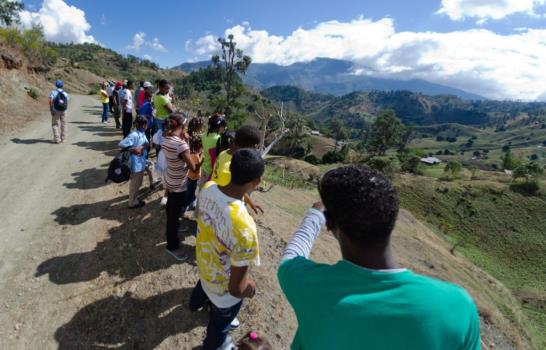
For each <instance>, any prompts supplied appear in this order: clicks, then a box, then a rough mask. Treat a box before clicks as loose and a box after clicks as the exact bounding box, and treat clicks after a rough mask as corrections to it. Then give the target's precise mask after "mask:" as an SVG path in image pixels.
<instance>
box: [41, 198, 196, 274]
mask: <svg viewBox="0 0 546 350" xmlns="http://www.w3.org/2000/svg"><path fill="white" fill-rule="evenodd" d="M125 199H126V197H125V196H123V197H119V198H116V199H112V200H109V201H103V202H98V203H93V204H78V205H73V206H71V207H63V208H59V209H57V210H55V211H54V212H53V213H52V214H53V215H54V216H55V221H56V222H57V223H59V224H60V225H74V226H77V225H80V224H82V223H84V222H86V221H88V220H91V219H93V218H97V217H100V218H102V219H105V220H120V218H124V219H125V220H126V221H125V222H123V223H121V225H120V226H117V227H113V228H111V229H110V230H109V231H108V234H109V237H108V238H107V239H105V240H103V241H101V242H99V243H97V246H96V247H95V248H94V249H93V250H91V251H87V252H81V253H73V254H68V255H65V256H58V257H54V258H51V259H48V260H46V261H44V262H42V263H41V264H40V265H39V266H38V267H37V269H36V274H35V275H36V276H37V277H39V276H43V275H48V276H49V279H50V280H51V281H52V282H53V283H55V284H68V283H76V282H83V281H91V280H93V279H95V278H97V277H99V276H100V274H101V272H107V273H108V274H109V275H112V276H119V277H121V278H122V279H123V280H122V281H119V283H123V281H127V280H131V279H133V278H135V277H137V276H139V275H141V274H144V273H147V272H152V271H159V270H163V269H166V268H168V267H169V266H171V265H172V264H176V263H177V261H176V260H175V259H174V258H173V257H172V256H170V255H169V254H167V253H166V252H165V248H166V246H165V243H164V242H165V222H164V220H162V216H164V215H165V213H164V212H162V211H161V210H160V209H159V206H158V205H157V203H155V202H151V203H148V204H147V205H146V206H144V207H143V208H139V209H135V210H130V209H128V208H127V202H126V201H125ZM189 224H190V230H189V231H188V232H187V233H185V234H184V237H186V236H190V235H194V234H195V232H196V230H197V228H196V225H195V223H193V222H190V223H189ZM181 238H182V240H183V237H181ZM181 248H182V249H183V250H184V252H185V253H186V255H187V256H188V260H187V261H186V262H184V263H189V264H195V248H194V247H193V246H192V245H188V244H185V243H181Z"/></svg>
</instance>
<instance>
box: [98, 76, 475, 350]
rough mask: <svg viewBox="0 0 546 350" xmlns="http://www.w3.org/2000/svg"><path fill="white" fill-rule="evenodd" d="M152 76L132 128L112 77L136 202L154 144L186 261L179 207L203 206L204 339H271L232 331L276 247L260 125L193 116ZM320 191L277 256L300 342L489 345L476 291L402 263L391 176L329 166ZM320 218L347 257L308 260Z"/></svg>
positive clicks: (199, 298) (171, 244)
mask: <svg viewBox="0 0 546 350" xmlns="http://www.w3.org/2000/svg"><path fill="white" fill-rule="evenodd" d="M118 85H121V86H119V88H118ZM150 85H151V84H148V83H146V82H144V83H143V84H142V87H143V89H142V90H143V91H144V94H143V96H144V97H143V99H142V101H140V99H139V100H138V101H137V103H138V105H137V106H138V107H137V108H138V111H139V112H138V115H137V117H136V119H135V122H134V130H133V131H131V126H129V125H128V124H127V123H128V122H131V124H133V123H132V117H133V115H132V108H133V101H132V95H133V91H132V90H133V83H132V82H130V81H129V82H127V83H126V84H125V88H123V84H119V82H118V84H115V88H114V90H116V89H117V90H118V95H117V96H118V97H117V98H114V108H113V111H114V116H116V114H115V111H116V109H115V105H117V106H118V110H119V111H120V115H122V116H123V117H122V123H121V124H122V125H121V127H122V128H123V135H124V139H123V140H122V141H121V142H120V147H121V148H123V149H129V150H130V152H131V171H132V176H131V180H130V195H129V207H130V208H139V207H141V206H143V205H144V202H142V201H140V200H139V199H138V197H137V193H138V188H139V187H140V185H141V183H142V178H143V174H144V172H145V171H147V170H149V169H150V166H149V162H148V157H149V154H150V152H151V151H152V152H153V151H154V150H155V153H156V155H157V163H158V164H157V165H156V167H155V169H156V170H158V171H157V172H158V173H160V174H161V178H162V183H163V187H164V189H165V192H166V194H165V196H164V198H163V199H162V203H165V202H166V203H165V204H166V216H167V218H166V240H167V248H166V249H167V252H168V253H169V254H170V255H172V256H173V257H174V258H175V259H177V260H179V261H184V260H187V259H188V257H187V256H186V255H185V254H184V252H183V250H182V249H180V238H179V237H180V236H183V235H184V234H186V233H187V229H186V227H184V226H182V227H181V224H180V222H181V217H182V215H183V214H184V212H185V211H186V209H187V208H189V207H191V206H195V211H194V213H195V219H196V221H197V228H198V229H197V237H196V246H195V251H196V254H195V255H196V260H197V261H196V263H197V267H198V275H199V279H198V282H197V284H196V286H195V287H194V289H193V292H192V294H191V297H190V300H189V309H190V311H192V312H198V311H200V310H208V313H209V322H208V326H207V330H206V336H205V339H204V342H203V349H205V350H208V349H262V350H267V349H272V347H271V345H270V344H269V343H268V342H267V340H266V339H265V338H266V337H262V336H261V335H259V334H257V333H256V332H249V333H248V334H247V335H246V336H245V337H244V338H243V339H241V340H240V341H239V342H237V344H235V342H234V341H233V340H232V338H231V337H230V335H229V332H230V330H232V329H233V328H234V327H238V325H239V321H238V320H237V315H238V313H239V311H240V309H241V306H242V304H243V301H244V300H245V299H247V298H253V297H254V296H255V295H256V293H257V291H259V290H260V289H259V286H258V285H257V284H256V282H255V281H254V280H253V279H252V277H251V270H252V268H254V267H256V266H258V265H260V250H261V249H268V248H267V247H263V248H262V247H260V244H259V239H258V237H259V234H260V233H259V232H258V230H257V226H256V224H255V221H254V218H253V216H252V215H251V214H250V213H249V211H248V209H247V207H250V208H251V209H252V210H253V211H254V212H255V213H259V212H263V210H262V208H260V207H259V206H258V205H256V204H255V203H253V202H252V200H251V198H250V195H251V193H252V192H253V191H255V190H256V188H257V187H258V186H259V185H260V182H261V180H262V176H263V174H264V170H265V163H264V160H263V159H262V157H261V154H260V152H259V150H258V148H259V145H260V141H261V133H260V132H259V131H258V130H257V129H256V128H255V127H252V126H242V127H240V128H239V129H237V130H236V131H235V133H234V134H231V133H229V132H226V120H225V117H224V116H222V115H219V114H213V115H211V116H209V117H208V118H204V117H203V116H202V115H200V114H198V115H196V116H194V117H193V118H189V117H188V116H187V115H186V114H184V113H181V112H178V111H176V108H175V105H174V103H173V102H172V100H170V98H169V95H168V92H169V90H170V84H169V82H167V81H160V82H159V84H158V91H157V92H156V93H155V94H154V92H153V88H151V87H150ZM105 87H106V86H105ZM122 88H123V89H124V92H123V93H120V92H119V90H121V89H122ZM104 92H105V93H106V95H108V94H109V92H108V91H107V90H104ZM101 96H103V94H102V91H101ZM108 96H109V95H108ZM120 96H122V97H120ZM138 96H140V92H139V93H138ZM120 100H121V102H120ZM102 102H103V104H106V98H104V99H103V100H102ZM104 108H106V107H104ZM108 108H109V107H108ZM205 126H206V127H205ZM162 159H163V160H162ZM160 163H164V164H163V166H158V165H159V164H160ZM150 183H151V185H154V184H155V182H154V181H153V178H150ZM196 193H197V202H196V203H194V201H195V198H196ZM318 194H319V196H320V201H319V202H317V203H315V204H314V205H313V206H312V207H311V208H310V209H309V211H308V212H307V214H306V215H305V217H304V218H303V221H302V223H301V225H300V227H299V228H297V229H296V230H295V233H294V235H293V237H292V239H291V240H289V242H288V244H287V246H286V248H285V249H284V252H283V254H282V257H281V258H280V261H279V267H278V281H279V284H280V287H281V289H282V291H283V292H284V294H285V296H286V298H287V300H288V302H289V303H290V304H291V306H292V308H293V309H294V312H295V314H296V317H297V321H298V329H297V332H296V335H295V337H294V339H293V342H292V349H314V350H323V349H324V350H326V349H479V348H480V322H479V315H478V311H477V308H476V306H475V304H474V302H473V300H472V298H471V297H470V296H469V295H468V294H467V292H466V291H465V290H464V289H463V288H461V287H459V286H456V285H454V284H451V283H447V282H444V281H440V280H437V279H434V278H430V277H426V276H423V275H419V274H417V273H415V272H412V271H411V270H409V269H405V268H401V267H400V266H398V265H397V263H396V259H395V257H394V254H393V252H392V250H391V243H390V242H391V239H390V238H391V234H392V231H393V229H394V226H395V222H396V219H397V216H398V209H399V200H398V196H397V193H396V190H395V189H394V187H393V185H392V184H391V182H390V181H389V179H388V178H387V177H386V176H384V175H383V174H382V173H380V172H378V171H375V170H371V169H369V168H367V167H365V166H362V165H348V166H342V167H339V168H336V169H332V170H329V171H328V172H326V173H325V174H324V175H323V176H322V177H321V179H320V180H319V184H318ZM323 228H326V229H327V230H328V231H330V232H331V233H332V234H333V236H334V237H335V239H336V240H337V241H338V243H339V249H340V251H341V256H342V259H341V260H340V261H338V262H337V263H335V264H324V263H318V262H314V261H313V260H311V259H309V255H310V253H311V251H312V248H313V245H314V243H315V241H316V240H317V238H318V237H319V235H320V233H321V231H322V230H323Z"/></svg>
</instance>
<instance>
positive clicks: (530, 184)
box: [510, 180, 540, 196]
mask: <svg viewBox="0 0 546 350" xmlns="http://www.w3.org/2000/svg"><path fill="white" fill-rule="evenodd" d="M510 189H511V190H512V191H514V192H518V193H521V194H523V195H529V196H534V195H536V194H537V193H538V192H539V191H540V184H539V183H538V181H536V180H531V181H525V182H515V183H513V184H511V185H510Z"/></svg>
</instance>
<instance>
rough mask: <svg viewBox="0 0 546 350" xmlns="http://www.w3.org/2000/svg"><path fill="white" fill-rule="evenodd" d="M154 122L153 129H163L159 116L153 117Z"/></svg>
mask: <svg viewBox="0 0 546 350" xmlns="http://www.w3.org/2000/svg"><path fill="white" fill-rule="evenodd" d="M154 122H155V129H156V130H163V124H164V120H161V119H159V118H155V120H154Z"/></svg>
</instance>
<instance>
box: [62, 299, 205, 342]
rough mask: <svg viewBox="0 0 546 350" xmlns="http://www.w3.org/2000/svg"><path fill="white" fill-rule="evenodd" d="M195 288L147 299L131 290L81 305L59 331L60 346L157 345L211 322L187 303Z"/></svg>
mask: <svg viewBox="0 0 546 350" xmlns="http://www.w3.org/2000/svg"><path fill="white" fill-rule="evenodd" d="M191 291H192V288H184V289H181V290H171V291H169V292H166V293H163V294H159V295H154V296H151V297H149V298H146V299H138V298H135V297H133V296H132V295H131V293H130V292H127V293H126V294H125V295H123V296H122V297H116V296H110V297H107V298H104V299H101V300H98V301H95V302H93V303H91V304H89V305H86V306H85V307H84V308H82V309H80V310H79V311H78V312H77V313H76V314H75V315H74V316H73V317H72V319H71V320H70V321H69V322H68V323H66V324H65V325H63V326H61V327H59V328H58V329H57V331H56V332H55V340H56V341H57V342H58V343H59V349H60V350H65V349H99V348H101V349H110V348H112V349H114V348H115V349H127V350H128V349H146V350H147V349H150V350H151V349H154V348H156V347H157V346H158V345H159V344H161V343H162V342H163V341H164V340H165V339H166V338H168V337H169V336H172V335H176V334H179V333H188V332H190V331H191V330H192V329H194V328H196V327H199V326H205V325H206V324H207V320H208V318H207V314H206V313H204V312H196V313H192V312H190V311H189V309H188V307H187V305H188V302H189V298H190V295H191Z"/></svg>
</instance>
